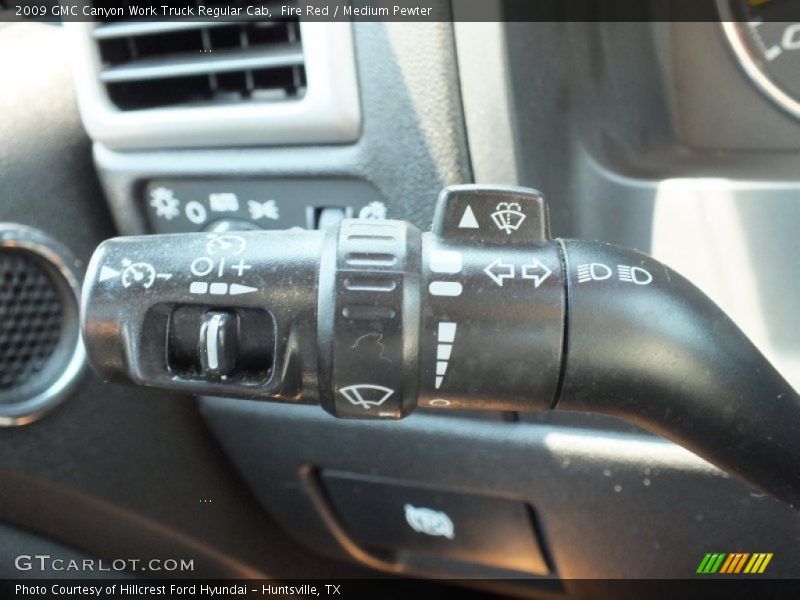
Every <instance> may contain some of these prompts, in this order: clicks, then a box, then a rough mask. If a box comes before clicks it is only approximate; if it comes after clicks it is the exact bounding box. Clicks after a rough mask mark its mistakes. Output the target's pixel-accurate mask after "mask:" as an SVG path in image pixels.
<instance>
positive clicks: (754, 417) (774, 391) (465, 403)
mask: <svg viewBox="0 0 800 600" xmlns="http://www.w3.org/2000/svg"><path fill="white" fill-rule="evenodd" d="M82 319H83V332H84V338H85V342H86V346H87V350H88V355H89V358H90V360H91V362H92V364H93V365H94V367H95V369H96V370H97V371H98V372H99V373H100V374H101V375H102V376H103V377H104V378H105V379H109V380H117V381H129V382H132V383H136V384H144V385H149V386H157V387H164V388H170V389H176V390H182V391H186V392H192V393H197V394H212V395H217V396H231V397H238V398H247V399H261V400H274V401H281V402H294V403H309V404H321V405H322V406H323V407H324V408H325V409H326V410H328V411H329V412H331V413H332V414H334V415H336V416H340V417H347V418H365V419H383V418H399V417H402V416H405V415H407V414H408V413H409V412H411V411H412V410H413V409H414V408H415V407H416V406H426V407H434V408H441V409H448V408H471V409H489V410H509V411H528V410H548V409H551V408H553V407H555V408H557V409H563V410H573V411H588V412H600V413H606V414H610V415H615V416H618V417H622V418H625V419H628V420H631V421H633V422H635V423H637V424H640V425H642V426H643V427H645V428H648V429H650V430H653V431H655V432H657V433H659V434H661V435H663V436H664V437H666V438H669V439H671V440H674V441H676V442H677V443H679V444H682V445H684V446H686V447H687V448H689V449H690V450H692V451H694V452H695V453H697V454H698V455H700V456H702V457H704V458H706V459H707V460H708V461H709V462H711V463H713V464H715V465H717V466H719V467H721V468H723V469H725V470H727V471H730V472H732V473H736V474H738V475H740V476H742V477H743V478H744V479H746V480H748V481H750V482H751V483H753V484H755V485H757V486H759V487H761V488H762V489H764V490H766V491H768V492H770V493H771V494H773V495H775V496H776V497H779V498H781V499H783V500H785V501H787V502H789V503H791V504H794V505H798V503H800V399H798V395H797V393H796V392H795V391H794V390H793V389H792V388H791V387H790V386H789V384H788V383H786V381H784V379H783V378H782V377H781V376H780V375H779V374H778V373H777V371H776V370H775V369H774V368H773V367H772V366H771V365H770V364H769V362H768V361H767V360H766V359H765V358H764V357H763V356H762V355H761V354H760V353H759V352H758V351H757V350H756V349H755V347H754V346H753V344H752V343H751V342H750V341H749V340H748V339H747V338H746V337H745V336H744V334H742V332H741V331H740V330H739V329H738V328H737V327H736V325H735V324H734V323H733V322H732V321H731V320H730V319H729V318H728V317H727V316H726V315H725V314H724V313H723V312H722V311H721V310H720V309H719V308H718V307H716V306H715V305H714V303H713V302H711V301H710V300H709V299H708V298H707V297H705V296H704V295H703V294H702V293H701V292H700V291H699V290H697V289H696V288H695V287H694V286H693V285H692V284H691V283H689V282H688V281H687V280H686V279H684V278H683V277H681V276H680V275H678V274H677V273H675V272H674V271H672V270H671V269H669V268H668V267H666V266H665V265H662V264H660V263H659V262H657V261H655V260H653V259H652V258H649V257H647V256H644V255H642V254H639V253H637V252H635V251H632V250H627V249H624V248H619V247H615V246H611V245H608V244H603V243H599V242H582V241H572V240H552V239H550V236H549V226H548V219H547V207H546V205H545V203H544V200H543V198H542V196H541V194H539V193H538V192H536V191H535V190H530V189H525V188H509V187H502V186H493V187H486V186H456V187H451V188H448V189H446V190H444V191H443V192H442V194H441V196H440V198H439V201H438V204H437V209H436V216H435V222H434V226H433V230H432V232H430V233H424V234H422V233H421V232H420V231H419V230H417V229H416V228H415V227H413V226H412V225H410V224H408V223H405V222H401V221H364V220H352V219H345V220H343V221H341V222H340V223H339V224H338V225H336V226H333V227H330V228H328V230H327V231H326V232H324V233H323V232H319V231H299V232H276V231H259V232H255V231H247V232H225V233H207V234H205V233H198V234H179V235H168V236H143V237H138V238H118V239H114V240H109V241H107V242H105V243H104V244H102V245H101V246H100V248H98V250H97V251H96V253H95V255H94V257H93V258H92V261H91V264H90V265H89V269H88V274H87V278H86V282H85V286H84V294H83V305H82Z"/></svg>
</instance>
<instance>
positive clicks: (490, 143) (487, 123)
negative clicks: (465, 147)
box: [453, 21, 519, 185]
mask: <svg viewBox="0 0 800 600" xmlns="http://www.w3.org/2000/svg"><path fill="white" fill-rule="evenodd" d="M453 25H454V31H455V40H456V53H457V58H458V73H459V77H460V80H461V98H462V101H463V104H464V119H465V121H466V126H467V132H468V135H467V137H468V140H469V152H470V158H471V160H472V169H473V172H474V174H475V183H504V184H508V185H516V184H517V183H518V180H519V178H518V174H517V156H516V152H515V145H514V130H513V125H512V115H513V114H514V110H513V106H512V100H511V97H510V94H509V87H508V77H509V71H508V60H507V57H506V34H505V25H504V24H503V23H500V22H493V23H476V22H467V21H457V22H455V23H454V24H453ZM476 40H480V43H476Z"/></svg>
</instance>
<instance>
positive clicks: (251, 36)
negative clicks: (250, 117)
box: [92, 20, 306, 110]
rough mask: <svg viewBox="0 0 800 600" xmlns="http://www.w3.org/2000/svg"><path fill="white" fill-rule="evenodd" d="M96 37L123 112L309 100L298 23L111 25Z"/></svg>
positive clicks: (106, 78) (106, 79)
mask: <svg viewBox="0 0 800 600" xmlns="http://www.w3.org/2000/svg"><path fill="white" fill-rule="evenodd" d="M92 35H93V37H94V39H95V40H96V41H97V45H98V47H99V52H100V60H101V64H102V70H101V71H100V81H101V82H102V83H103V84H105V86H106V90H107V92H108V96H109V98H110V99H111V101H112V102H113V103H114V104H115V105H116V106H117V107H118V108H120V109H122V110H137V109H147V108H154V107H159V106H180V105H184V106H195V105H202V104H208V103H214V104H227V103H238V102H270V101H286V100H292V99H297V98H299V97H302V95H303V93H304V92H305V78H306V72H305V64H304V60H303V48H302V42H301V38H300V24H299V22H298V21H297V20H286V21H278V20H276V21H267V22H250V23H226V22H218V21H217V22H211V23H198V22H180V21H176V22H166V23H163V22H162V23H157V22H148V21H142V22H137V23H125V22H116V23H115V22H111V23H103V24H100V25H98V26H97V27H95V28H94V30H93V31H92Z"/></svg>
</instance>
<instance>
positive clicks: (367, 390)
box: [339, 383, 394, 410]
mask: <svg viewBox="0 0 800 600" xmlns="http://www.w3.org/2000/svg"><path fill="white" fill-rule="evenodd" d="M339 393H340V394H341V395H342V396H344V397H345V398H347V401H348V402H350V404H353V405H355V406H362V407H363V408H364V409H366V410H369V409H370V408H371V407H373V406H380V405H381V404H383V403H384V402H386V401H387V400H388V399H389V398H390V397H391V395H392V394H394V390H392V389H389V388H387V387H383V386H382V385H372V384H369V383H360V384H357V385H349V386H347V387H344V388H342V389H340V390H339Z"/></svg>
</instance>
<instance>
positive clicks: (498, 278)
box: [483, 258, 514, 287]
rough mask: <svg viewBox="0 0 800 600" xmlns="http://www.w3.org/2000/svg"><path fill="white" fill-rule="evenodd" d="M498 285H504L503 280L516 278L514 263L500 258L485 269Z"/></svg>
mask: <svg viewBox="0 0 800 600" xmlns="http://www.w3.org/2000/svg"><path fill="white" fill-rule="evenodd" d="M483 272H484V273H486V274H487V275H488V276H489V277H491V278H492V281H494V282H495V283H496V284H497V285H499V286H500V287H503V281H504V280H506V279H514V265H509V264H506V263H504V262H503V260H502V259H500V258H498V259H497V260H495V261H494V262H492V264H490V265H489V266H488V267H486V268H485V269H484V270H483Z"/></svg>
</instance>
